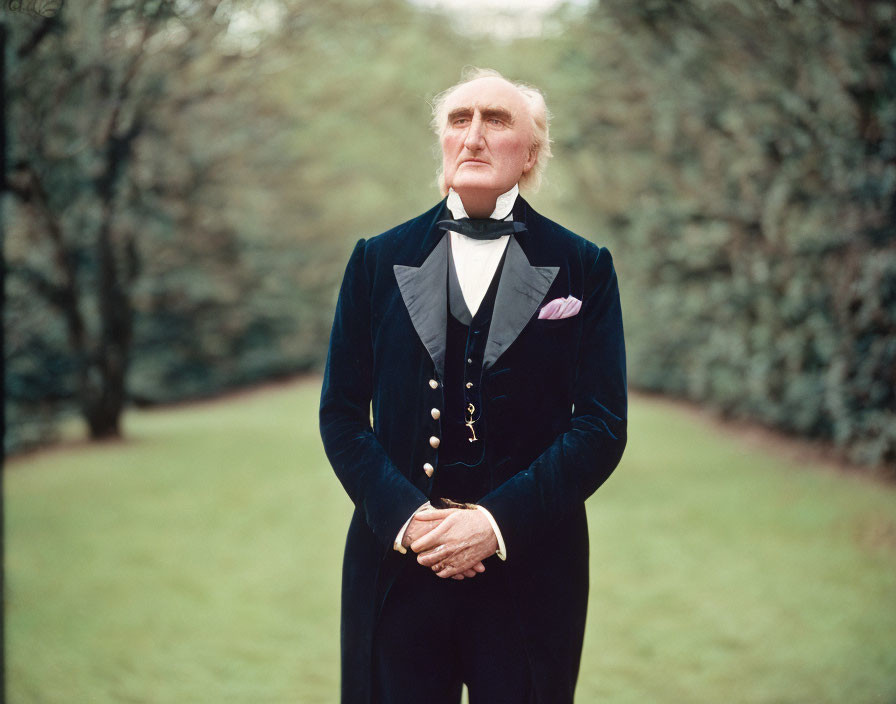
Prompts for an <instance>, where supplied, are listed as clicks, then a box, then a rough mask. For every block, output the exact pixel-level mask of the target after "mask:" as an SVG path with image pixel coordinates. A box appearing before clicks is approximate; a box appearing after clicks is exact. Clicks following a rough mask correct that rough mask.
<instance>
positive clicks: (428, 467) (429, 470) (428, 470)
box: [423, 462, 433, 477]
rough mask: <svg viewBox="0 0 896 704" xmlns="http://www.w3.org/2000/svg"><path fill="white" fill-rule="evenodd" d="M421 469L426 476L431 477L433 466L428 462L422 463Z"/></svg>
mask: <svg viewBox="0 0 896 704" xmlns="http://www.w3.org/2000/svg"><path fill="white" fill-rule="evenodd" d="M423 471H424V472H426V476H427V477H431V476H432V472H433V466H432V465H431V464H430V463H429V462H427V463H426V464H424V465H423Z"/></svg>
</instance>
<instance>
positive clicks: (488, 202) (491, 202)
mask: <svg viewBox="0 0 896 704" xmlns="http://www.w3.org/2000/svg"><path fill="white" fill-rule="evenodd" d="M458 195H459V196H460V199H461V201H463V204H464V210H466V211H467V215H468V216H470V217H471V218H487V217H489V216H490V215H491V214H492V213H493V212H494V210H495V203H497V202H498V196H499V195H501V194H500V193H482V192H481V191H477V192H476V193H469V192H467V193H458Z"/></svg>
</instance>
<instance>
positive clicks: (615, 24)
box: [5, 0, 896, 465]
mask: <svg viewBox="0 0 896 704" xmlns="http://www.w3.org/2000/svg"><path fill="white" fill-rule="evenodd" d="M88 4H89V3H88ZM84 7H86V5H85V6H84ZM91 7H93V6H92V5H91ZM139 7H141V8H143V9H142V10H138V6H136V5H133V6H132V5H131V4H129V3H120V4H117V5H114V6H109V7H107V8H106V10H104V11H99V10H96V9H94V10H92V11H91V12H87V11H86V10H84V11H82V6H81V5H79V4H78V0H72V2H69V3H66V4H64V5H63V12H62V13H61V14H60V15H59V16H58V18H57V19H56V20H55V22H53V23H51V25H50V31H49V32H47V33H45V34H42V35H41V36H42V37H43V38H42V39H41V41H40V42H39V43H38V44H37V45H36V48H34V49H33V50H32V51H30V53H27V55H25V56H22V57H19V58H18V59H17V61H15V62H14V66H13V75H12V84H13V90H12V98H13V100H12V106H13V113H12V115H13V118H14V119H13V120H12V125H13V128H12V134H11V138H12V139H11V141H12V150H11V152H12V159H11V161H12V163H13V167H14V168H13V174H12V175H13V178H12V180H11V183H12V184H13V185H14V186H17V187H18V188H19V190H20V192H24V190H27V189H26V188H25V187H26V186H28V185H29V184H33V183H39V184H41V185H42V190H40V191H39V192H40V193H44V194H46V198H45V201H40V199H36V198H35V197H34V196H32V197H31V198H30V200H29V199H27V198H22V197H19V198H17V199H11V200H10V201H9V202H10V205H11V207H10V209H9V212H10V217H9V218H8V220H9V223H10V228H9V234H8V237H7V243H6V255H7V260H8V263H9V270H10V277H9V288H8V295H9V302H10V303H9V311H8V313H7V318H6V321H5V326H6V331H7V337H8V339H9V340H10V342H11V343H10V344H9V345H8V348H7V370H8V371H7V379H8V388H9V389H10V390H11V392H12V393H11V394H10V397H9V399H8V409H9V418H10V421H11V428H10V430H11V432H10V433H9V435H8V445H9V446H10V447H14V446H16V445H17V444H21V443H24V442H26V441H29V440H31V439H39V438H40V437H41V436H42V434H44V433H45V432H46V429H47V425H48V422H50V421H51V420H52V415H53V409H55V408H58V407H59V406H60V404H62V405H65V404H66V403H67V404H68V405H69V407H77V406H80V407H81V408H82V409H83V408H84V406H85V398H89V397H90V396H91V394H93V395H96V388H95V387H96V383H95V382H96V379H101V380H102V379H103V378H106V377H104V376H103V374H99V375H97V373H96V371H97V370H100V371H102V370H103V369H104V368H107V367H108V365H106V367H103V366H102V365H99V366H98V365H97V363H96V361H95V360H97V359H99V358H101V357H102V355H101V354H98V353H99V352H102V350H103V349H104V348H103V345H102V344H100V342H101V340H102V339H103V336H102V332H103V330H104V329H105V328H104V323H103V321H104V320H106V319H107V318H108V315H106V314H104V312H103V311H104V309H103V307H102V306H101V305H100V304H101V302H102V301H104V300H106V299H107V298H109V297H110V296H106V295H104V294H103V289H102V286H101V283H102V279H101V277H100V273H101V270H102V268H101V261H102V260H101V258H100V256H99V254H98V252H99V250H98V248H97V246H96V243H97V233H101V232H103V231H104V229H103V228H105V229H106V231H107V232H109V233H110V237H111V239H110V241H111V243H112V246H111V248H110V249H111V250H112V251H113V252H114V255H113V256H112V257H111V261H113V262H116V263H117V265H118V269H117V270H118V271H119V274H120V275H119V280H120V281H121V282H122V285H121V286H120V287H118V288H115V287H113V289H109V290H112V291H113V293H114V292H120V293H122V294H123V295H121V296H120V299H121V300H120V302H121V303H122V307H123V310H125V312H126V313H127V315H129V316H130V318H128V317H127V316H124V319H125V322H128V324H129V327H128V326H125V328H126V331H128V330H129V331H130V338H129V339H130V341H129V342H128V340H125V342H127V343H128V344H127V345H124V347H123V348H124V349H126V350H127V354H126V355H125V362H126V370H127V377H126V382H127V384H126V392H127V398H128V399H130V400H131V401H136V402H139V403H155V402H160V401H170V400H175V399H179V398H184V397H192V396H203V395H208V394H213V393H216V392H218V391H220V390H221V389H224V388H227V387H231V386H237V385H242V384H245V383H249V382H252V381H255V380H259V379H264V378H269V377H274V376H280V375H283V374H287V373H294V372H297V371H303V370H311V369H315V368H318V367H319V366H320V365H321V363H322V360H323V356H324V354H325V352H326V342H327V336H328V331H329V325H330V321H331V315H332V309H333V305H334V302H335V292H336V289H337V287H338V284H339V281H340V278H341V274H342V270H343V267H344V264H345V260H346V257H347V253H348V251H349V250H350V247H351V245H352V243H353V242H354V241H355V240H356V239H357V238H358V237H362V236H365V237H366V236H371V235H374V234H377V233H378V232H380V231H382V230H384V229H386V228H387V227H390V226H392V225H395V224H397V223H399V222H402V221H404V220H406V219H407V218H409V217H412V216H413V215H416V214H417V213H419V212H421V211H422V210H423V209H425V208H426V207H428V206H430V205H431V204H432V203H434V202H435V201H436V199H437V198H438V192H437V190H436V187H435V180H434V176H435V170H436V166H437V158H436V154H435V151H434V147H435V139H434V137H433V135H432V134H431V133H430V132H429V128H428V121H429V117H430V115H429V106H428V103H427V101H428V100H429V99H430V98H431V97H432V95H433V94H434V93H435V92H436V91H437V90H439V89H441V88H444V87H446V86H448V85H450V84H452V83H453V82H455V81H456V80H457V79H458V78H459V76H460V71H461V69H462V67H463V66H464V65H467V64H476V65H485V66H492V67H494V68H497V69H498V70H501V71H502V72H504V73H505V74H506V75H508V76H510V77H512V78H516V79H521V80H524V81H528V82H531V83H534V84H535V85H538V86H540V87H542V88H543V89H544V90H545V92H546V93H547V97H548V102H549V105H550V106H551V107H552V109H553V111H554V113H555V119H554V122H553V126H552V135H553V138H554V142H555V143H554V153H555V158H554V161H553V163H552V164H551V165H550V166H549V168H548V171H547V182H546V184H545V186H544V187H543V189H542V191H541V192H540V193H539V194H537V195H535V196H533V197H531V200H533V202H534V204H535V206H536V207H537V208H539V209H540V210H541V211H542V212H544V213H545V214H547V215H548V216H549V217H553V218H554V219H557V220H559V221H561V222H563V224H565V225H568V226H569V227H570V228H571V229H573V230H575V231H577V232H581V233H582V234H583V235H585V236H587V237H591V238H593V239H595V240H597V241H599V242H601V243H602V244H606V245H608V246H609V247H610V248H611V249H612V251H613V253H614V257H615V261H616V265H617V269H618V270H619V272H620V282H621V286H622V289H623V290H622V293H623V306H624V313H625V320H626V332H627V342H628V349H629V370H630V382H631V384H632V386H633V387H640V388H646V389H651V390H657V391H662V392H665V393H670V394H675V395H679V396H686V397H688V398H691V399H694V400H699V401H701V402H706V403H709V404H711V405H714V406H715V407H717V408H719V409H721V410H722V411H723V412H724V413H726V414H728V415H732V416H739V417H747V418H752V419H756V420H759V421H761V422H763V423H765V424H768V425H770V426H774V427H777V428H781V429H784V430H787V431H789V432H793V433H797V434H800V435H804V436H809V437H817V438H824V439H828V440H832V441H834V443H836V445H837V446H838V447H839V448H841V449H842V450H843V451H844V452H845V453H847V454H848V455H849V457H850V458H851V459H852V460H854V461H856V462H860V463H867V464H872V465H873V464H891V465H892V464H894V463H896V410H894V409H896V235H894V222H896V215H894V202H896V197H894V194H896V127H894V126H896V97H894V96H896V65H894V61H896V49H894V46H896V40H894V32H896V30H894V27H896V18H894V14H893V13H894V8H893V6H892V3H889V2H882V1H872V2H865V3H847V2H828V3H823V4H820V3H807V2H803V3H783V2H781V3H768V2H761V1H760V0H744V1H743V2H739V3H730V2H721V1H720V0H713V1H711V2H696V1H695V2H691V1H690V0H681V1H676V2H671V1H669V0H651V2H642V3H631V2H625V1H623V0H618V1H617V0H602V1H601V2H600V3H596V4H594V5H593V6H591V7H582V6H580V5H571V6H568V7H562V8H561V9H560V10H558V12H557V13H555V15H554V16H553V17H551V18H549V19H548V20H547V21H546V23H545V30H546V31H545V33H544V34H543V35H542V36H538V37H522V38H518V39H515V40H513V41H510V40H496V39H495V38H493V37H489V36H488V35H478V36H461V35H459V34H457V33H456V32H455V31H454V27H453V25H452V23H451V22H450V21H449V20H448V19H447V18H446V17H443V16H440V15H438V14H435V13H431V12H426V11H423V10H421V9H419V8H417V7H415V6H412V5H408V4H406V3H405V2H402V1H401V0H387V1H386V2H381V3H376V4H375V5H371V4H370V3H365V2H361V0H337V1H336V2H326V3H300V2H285V3H282V4H275V3H271V4H266V5H265V6H264V7H262V5H259V4H255V3H240V2H232V3H223V4H220V5H217V4H211V5H206V4H203V3H194V4H192V5H190V8H192V9H185V7H186V6H182V5H181V4H178V3H174V4H165V3H162V4H158V5H151V6H142V5H141V6H139ZM265 7H266V8H267V10H265V9H264V8H265ZM152 8H156V10H155V11H156V12H157V14H155V15H153V14H152V11H153V9H152ZM104 12H105V14H104ZM266 12H269V13H270V12H272V13H273V15H266V14H265V13H266ZM141 13H142V14H141ZM148 13H149V14H148ZM13 20H14V21H13V22H12V23H11V27H12V29H13V33H12V35H13V46H14V47H21V46H26V45H29V42H30V38H31V37H32V36H34V35H35V34H36V33H37V31H38V29H39V28H40V27H41V26H42V25H41V24H40V22H41V20H40V19H39V18H32V19H31V20H28V21H29V22H31V23H32V25H33V26H28V25H27V23H26V22H25V20H24V19H22V18H19V17H15V18H13ZM253 27H254V29H253ZM138 30H142V31H144V32H146V35H145V38H144V40H143V43H142V44H141V43H140V42H130V43H129V42H127V41H121V40H120V37H122V36H124V35H128V33H129V32H130V34H129V35H128V36H132V37H136V36H138V35H139V32H138ZM139 36H143V35H139ZM87 45H89V46H87ZM97 47H103V49H102V51H100V50H99V49H97ZM16 56H18V54H16ZM132 62H133V63H132ZM131 66H136V68H135V70H134V71H133V72H132V73H128V68H129V67H131ZM128 76H131V78H130V80H129V81H126V80H125V79H126V78H127V77H128ZM116 86H118V87H121V86H127V91H126V92H125V94H124V97H123V98H122V104H123V105H124V106H125V109H124V110H122V111H121V112H120V113H115V105H116V102H115V100H114V99H113V98H114V96H115V95H116V93H115V90H114V89H115V87H116ZM116 114H117V115H119V117H118V118H117V119H118V120H119V129H118V131H115V130H111V131H110V129H109V127H108V126H109V124H110V120H112V118H113V117H114V116H115V115H116ZM133 125H137V126H139V130H137V131H136V132H134V131H133V130H132V129H131V127H132V126H133ZM132 133H133V134H132ZM128 135H130V136H131V137H132V139H131V141H130V142H128V143H127V146H128V149H122V148H119V149H118V151H117V152H116V151H115V150H112V149H111V147H112V146H117V147H121V145H122V144H123V142H122V139H123V137H124V136H128ZM110 154H117V158H116V159H111V158H110V157H109V155H110ZM22 164H25V165H28V166H30V170H26V169H24V167H23V166H22ZM113 167H114V168H113ZM29 173H30V174H31V176H29V178H32V179H34V178H37V179H38V180H37V181H29V180H28V179H26V178H25V175H26V174H29ZM104 173H105V174H107V175H108V177H107V178H105V179H103V178H99V177H98V176H97V174H100V175H102V174H104ZM113 176H114V178H112V177H113ZM38 177H39V178H38ZM108 183H112V184H113V185H114V186H115V188H114V189H112V193H113V196H110V195H109V193H110V189H109V187H108V185H105V186H104V185H103V184H108ZM23 189H24V190H23ZM103 189H105V190H103ZM32 190H33V188H32ZM20 195H21V193H20ZM38 206H40V207H38ZM54 228H56V229H54ZM57 232H58V233H59V236H58V237H57V234H56V233H57ZM60 243H62V244H60ZM128 272H130V273H128ZM70 284H71V286H70V287H69V288H70V289H71V290H69V289H67V288H66V287H67V286H69V285H70ZM60 291H61V292H63V293H66V295H65V296H62V297H61V298H60V296H59V293H60ZM116 295H118V294H116ZM36 296H40V297H41V298H42V300H43V301H45V302H42V303H35V297H36ZM111 298H115V296H114V295H113V296H111ZM72 300H74V301H77V305H74V306H72V305H71V304H70V302H71V301H72ZM60 301H68V302H69V304H68V305H60ZM107 313H108V311H107ZM79 317H80V319H81V320H82V324H83V327H84V329H85V330H86V333H85V335H84V341H82V343H80V344H78V343H77V340H75V341H74V342H73V335H72V329H73V322H72V320H73V319H74V320H77V319H78V318H79ZM106 327H108V326H106ZM124 337H127V336H124ZM39 370H47V371H48V372H49V373H48V374H43V375H42V374H41V373H40V371H39ZM107 376H108V375H107ZM100 387H102V384H100ZM85 389H86V391H85ZM87 405H89V404H87Z"/></svg>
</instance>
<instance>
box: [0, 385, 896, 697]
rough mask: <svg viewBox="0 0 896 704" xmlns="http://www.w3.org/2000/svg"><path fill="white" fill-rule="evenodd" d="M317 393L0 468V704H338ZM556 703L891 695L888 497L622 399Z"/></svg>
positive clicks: (278, 395) (893, 535)
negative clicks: (624, 411)
mask: <svg viewBox="0 0 896 704" xmlns="http://www.w3.org/2000/svg"><path fill="white" fill-rule="evenodd" d="M317 394H318V386H317V385H316V384H315V383H314V382H310V381H306V382H302V383H299V384H290V385H286V386H283V387H280V388H277V389H274V390H269V391H266V392H264V393H256V394H248V395H244V396H240V397H238V398H235V399H232V400H230V401H226V402H216V403H209V404H196V405H192V406H186V407H183V408H173V409H165V410H156V411H141V412H133V413H130V414H129V415H128V416H127V418H126V423H125V425H126V431H127V434H128V437H129V438H130V439H129V440H128V441H127V442H123V443H112V444H107V445H103V446H86V447H79V448H76V449H75V450H72V451H70V452H64V451H50V452H46V453H40V454H37V455H34V456H31V457H27V458H22V459H19V460H15V461H12V462H10V463H9V464H8V465H7V469H6V476H5V482H6V496H5V502H6V503H5V509H6V525H5V530H6V550H7V554H6V579H7V593H6V604H5V606H6V617H7V642H6V646H7V680H8V682H7V695H8V701H10V702H12V703H14V704H30V703H35V704H37V703H40V704H55V703H57V702H58V703H60V704H62V703H64V704H72V703H77V702H85V703H89V704H106V703H110V704H111V703H112V702H116V703H118V702H133V703H138V702H147V703H149V702H152V703H163V702H164V703H171V704H186V703H189V704H194V703H197V704H198V703H203V702H208V703H213V702H214V703H215V704H218V703H227V702H241V703H242V702H245V703H246V704H250V703H251V704H265V703H271V704H280V703H286V702H301V703H303V704H304V703H307V704H313V703H316V702H320V703H330V702H336V701H337V700H338V695H337V692H338V648H339V638H338V618H339V617H338V605H339V570H340V563H341V559H342V545H343V541H344V535H345V529H346V527H347V523H348V517H349V515H350V512H351V506H350V503H349V501H348V499H347V498H346V496H345V494H344V493H343V491H342V488H341V486H340V485H339V483H338V481H337V480H336V479H335V477H334V476H333V474H332V471H331V470H330V468H329V465H328V464H327V462H326V459H325V457H324V455H323V451H322V448H321V446H320V440H319V436H318V432H317V421H316V417H317V416H316V408H317ZM589 518H590V521H591V534H592V555H591V566H592V586H591V602H590V611H589V617H588V632H587V638H586V644H585V653H584V657H583V662H582V673H581V677H580V681H579V689H578V696H577V701H578V702H580V703H583V704H588V703H590V702H608V703H613V704H623V703H629V702H631V703H635V702H638V703H639V704H643V703H644V702H649V703H653V702H657V703H664V702H670V703H677V702H682V703H688V704H690V703H701V702H706V703H707V704H709V703H713V704H715V703H718V702H725V703H727V702H732V703H737V702H744V703H766V702H767V703H769V704H772V703H775V704H786V703H793V704H802V703H812V704H816V703H823V702H831V703H833V702H837V703H838V704H839V703H841V702H849V703H850V704H853V703H854V704H865V703H869V704H870V703H873V702H877V703H880V704H894V702H896V490H894V489H893V488H892V487H888V486H885V485H882V484H879V483H875V482H871V481H865V480H862V479H861V478H858V477H855V476H849V475H844V474H840V473H835V472H831V471H829V470H821V471H816V470H815V469H813V468H811V467H807V466H802V465H799V464H798V463H795V462H794V461H793V460H785V459H781V458H780V457H779V456H777V455H775V454H772V453H771V452H769V451H768V450H763V449H761V448H757V447H754V446H751V445H750V444H748V443H745V442H743V441H741V440H739V439H738V438H736V437H732V436H729V435H728V434H726V433H720V432H719V431H718V428H717V427H715V426H713V425H712V424H709V423H707V422H706V421H705V420H702V419H701V418H699V417H697V416H695V415H694V414H689V413H684V412H681V411H679V410H676V409H675V407H673V406H671V405H670V404H667V403H663V402H659V401H655V400H648V399H641V398H638V399H635V400H634V402H633V403H632V408H631V425H630V441H629V447H628V449H627V451H626V456H625V458H624V460H623V463H622V465H621V466H620V468H619V469H618V470H617V472H616V474H614V476H613V477H611V479H610V480H609V481H608V483H607V484H606V485H605V486H604V487H603V488H601V489H600V491H599V492H598V493H597V494H596V495H595V496H594V497H592V499H591V500H590V501H589Z"/></svg>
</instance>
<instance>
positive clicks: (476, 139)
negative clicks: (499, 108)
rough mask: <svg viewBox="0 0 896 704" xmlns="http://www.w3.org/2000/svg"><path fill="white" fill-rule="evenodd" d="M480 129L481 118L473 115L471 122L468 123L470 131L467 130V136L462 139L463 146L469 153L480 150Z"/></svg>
mask: <svg viewBox="0 0 896 704" xmlns="http://www.w3.org/2000/svg"><path fill="white" fill-rule="evenodd" d="M482 128H483V123H482V118H481V117H479V115H474V117H473V119H472V121H471V122H470V129H468V130H467V135H466V137H464V146H465V147H466V148H467V149H469V150H470V151H471V152H475V151H478V150H479V149H482V146H483V142H484V140H483V135H482Z"/></svg>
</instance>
